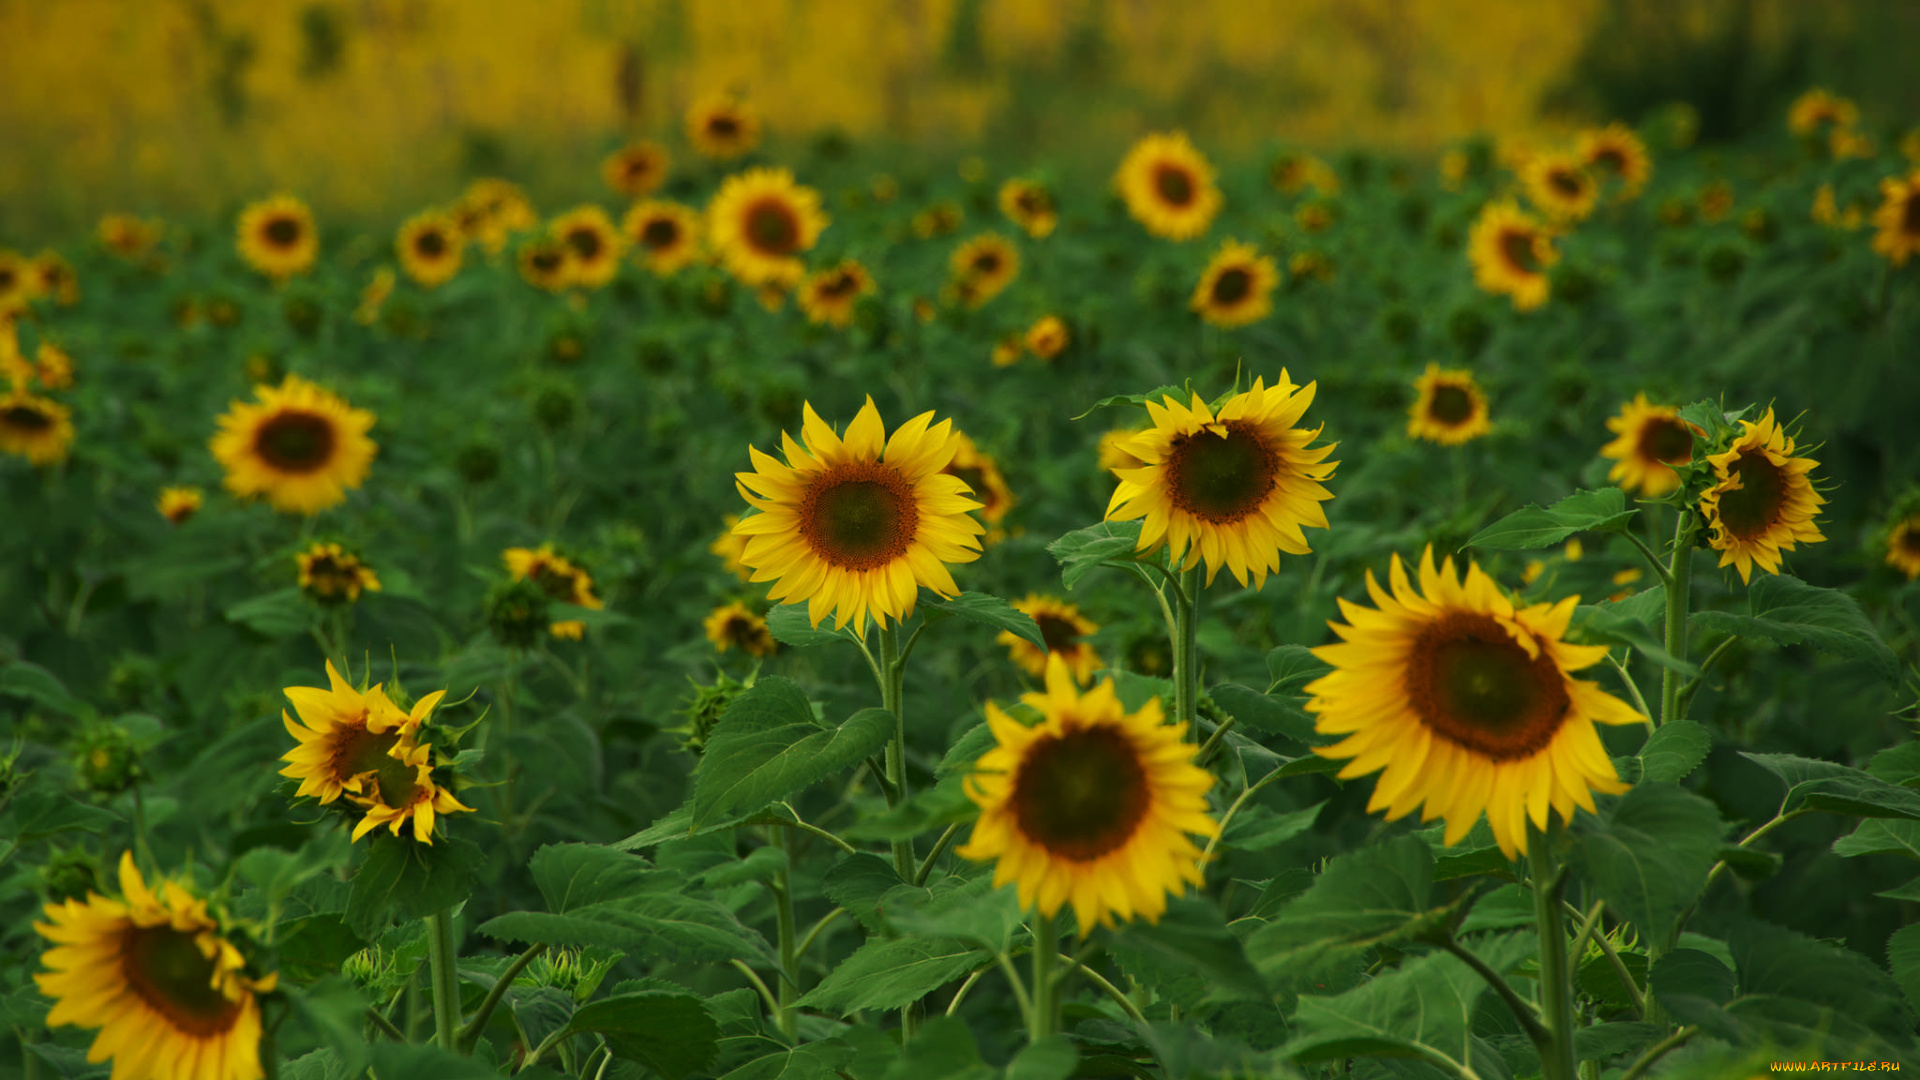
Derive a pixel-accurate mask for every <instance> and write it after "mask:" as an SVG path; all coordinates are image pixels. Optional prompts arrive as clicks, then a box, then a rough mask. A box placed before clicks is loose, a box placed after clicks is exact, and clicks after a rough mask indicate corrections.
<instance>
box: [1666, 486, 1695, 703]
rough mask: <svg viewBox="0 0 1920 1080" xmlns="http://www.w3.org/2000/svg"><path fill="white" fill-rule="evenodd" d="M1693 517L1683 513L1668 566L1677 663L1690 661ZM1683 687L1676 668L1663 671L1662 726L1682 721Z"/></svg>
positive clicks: (1670, 651)
mask: <svg viewBox="0 0 1920 1080" xmlns="http://www.w3.org/2000/svg"><path fill="white" fill-rule="evenodd" d="M1692 521H1693V517H1692V515H1691V514H1689V513H1686V512H1682V513H1681V515H1680V525H1679V527H1678V528H1676V529H1675V530H1674V533H1673V553H1672V555H1671V561H1670V562H1669V563H1668V565H1667V625H1666V641H1665V642H1664V643H1663V644H1664V645H1665V646H1666V650H1667V655H1668V656H1671V657H1673V658H1674V659H1675V660H1685V659H1686V658H1687V592H1688V589H1687V586H1688V584H1689V583H1690V582H1691V580H1692V577H1693V574H1692V573H1691V569H1690V568H1691V562H1692V559H1693V530H1692V529H1691V528H1689V527H1688V526H1689V525H1690V524H1691V523H1692ZM1682 685H1683V683H1682V681H1681V675H1680V673H1679V672H1677V671H1675V670H1673V669H1672V668H1670V667H1668V668H1661V669H1660V716H1659V721H1660V723H1662V724H1668V723H1672V722H1673V721H1675V720H1678V719H1680V712H1681V709H1682V707H1683V706H1682V704H1681V701H1680V689H1681V686H1682Z"/></svg>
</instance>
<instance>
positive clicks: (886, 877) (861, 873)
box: [820, 851, 906, 933]
mask: <svg viewBox="0 0 1920 1080" xmlns="http://www.w3.org/2000/svg"><path fill="white" fill-rule="evenodd" d="M905 884H906V882H904V881H901V880H900V875H899V873H898V872H896V871H895V870H894V868H893V864H892V863H890V862H888V861H887V860H885V859H883V858H881V857H880V856H878V855H870V854H868V853H866V852H864V851H863V852H861V853H860V854H858V855H849V856H847V857H846V858H844V859H841V860H840V861H839V862H837V863H835V864H833V866H832V867H830V868H829V869H828V870H827V872H826V875H825V876H824V877H822V878H821V879H820V891H821V892H823V893H825V894H826V895H827V899H829V900H831V901H833V902H834V903H836V904H838V905H840V906H841V907H843V908H846V909H847V914H849V915H852V916H853V917H854V919H855V920H856V921H858V922H859V923H860V925H861V926H863V927H865V928H866V929H867V932H868V933H876V932H878V931H879V929H880V925H881V924H880V915H879V910H878V909H879V907H880V898H881V897H883V896H885V895H887V893H889V892H891V891H892V890H894V889H897V888H899V887H901V886H902V885H905Z"/></svg>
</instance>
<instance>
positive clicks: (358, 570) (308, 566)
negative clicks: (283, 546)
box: [293, 542, 380, 604]
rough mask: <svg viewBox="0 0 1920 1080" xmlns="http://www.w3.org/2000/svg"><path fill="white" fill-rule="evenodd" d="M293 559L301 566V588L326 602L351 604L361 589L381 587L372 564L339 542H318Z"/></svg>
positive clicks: (371, 589)
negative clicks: (366, 562) (361, 559)
mask: <svg viewBox="0 0 1920 1080" xmlns="http://www.w3.org/2000/svg"><path fill="white" fill-rule="evenodd" d="M293 562H294V565H295V566H297V567H299V569H300V591H301V592H303V593H306V594H307V595H308V596H310V597H312V598H313V599H315V600H318V601H319V602H321V603H323V604H351V603H354V602H356V601H358V600H359V599H360V590H362V589H366V590H368V591H370V592H379V591H380V578H379V577H378V576H376V575H375V574H374V572H373V568H372V567H370V566H368V565H366V564H365V563H363V562H361V561H360V556H358V555H355V554H353V553H352V552H349V551H346V550H345V549H343V548H341V546H340V545H339V544H332V543H318V542H316V543H315V544H314V545H313V546H312V547H310V548H308V549H307V550H305V551H302V552H300V553H299V554H297V555H295V556H294V557H293Z"/></svg>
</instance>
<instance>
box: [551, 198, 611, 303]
mask: <svg viewBox="0 0 1920 1080" xmlns="http://www.w3.org/2000/svg"><path fill="white" fill-rule="evenodd" d="M547 231H548V233H549V234H550V235H551V236H552V237H553V239H554V241H555V242H556V243H558V244H560V245H561V246H563V247H565V248H566V249H567V253H568V255H569V256H570V257H571V259H572V262H573V284H575V285H582V286H585V287H586V288H589V289H598V288H600V287H601V286H603V285H605V284H606V283H607V282H609V281H612V280H613V276H614V275H615V274H617V273H619V272H620V259H621V257H622V256H623V255H625V254H626V249H627V241H626V238H625V237H623V236H621V235H620V230H618V229H616V228H614V227H613V221H612V219H610V218H608V217H607V212H606V211H605V210H602V209H600V208H599V207H597V206H580V207H575V208H574V209H572V210H569V211H567V212H566V213H564V214H561V215H560V216H559V217H557V218H554V219H553V223H552V224H551V225H549V226H548V230H547Z"/></svg>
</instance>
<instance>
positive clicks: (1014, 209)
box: [1000, 179, 1060, 240]
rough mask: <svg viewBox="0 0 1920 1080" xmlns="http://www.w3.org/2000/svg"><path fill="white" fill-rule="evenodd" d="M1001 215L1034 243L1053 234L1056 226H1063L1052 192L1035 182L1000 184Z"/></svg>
mask: <svg viewBox="0 0 1920 1080" xmlns="http://www.w3.org/2000/svg"><path fill="white" fill-rule="evenodd" d="M1000 212H1001V213H1003V214H1005V215H1007V218H1008V220H1010V221H1012V222H1013V223H1014V224H1015V225H1018V226H1020V228H1021V230H1022V231H1024V232H1025V233H1026V234H1027V235H1028V236H1030V237H1032V238H1034V239H1035V240H1041V239H1044V238H1046V237H1048V236H1050V235H1052V234H1053V229H1054V226H1056V225H1058V224H1059V223H1060V213H1059V211H1058V210H1056V209H1054V205H1053V193H1052V192H1050V191H1048V190H1047V187H1046V185H1045V184H1042V183H1039V182H1038V181H1035V180H1020V179H1013V180H1009V181H1007V182H1006V183H1004V184H1001V185H1000Z"/></svg>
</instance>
